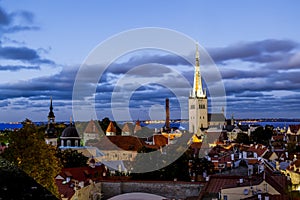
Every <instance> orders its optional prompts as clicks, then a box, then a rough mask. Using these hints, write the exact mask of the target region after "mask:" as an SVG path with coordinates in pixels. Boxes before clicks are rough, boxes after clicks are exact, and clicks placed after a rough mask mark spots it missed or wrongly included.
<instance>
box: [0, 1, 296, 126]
mask: <svg viewBox="0 0 300 200" xmlns="http://www.w3.org/2000/svg"><path fill="white" fill-rule="evenodd" d="M299 7H300V2H299V1H296V0H295V1H293V0H291V1H288V2H287V1H279V0H272V1H271V0H266V1H259V0H253V1H234V0H228V1H216V0H212V1H204V0H203V1H196V0H194V1H193V0H190V1H176V0H172V1H170V0H166V1H159V0H153V1H140V0H131V1H115V0H112V1H108V0H101V1H99V0H90V1H70V0H60V1H58V0H52V1H38V0H27V1H17V0H0V122H14V121H23V120H24V119H25V118H29V119H32V120H34V121H46V120H47V115H48V112H49V103H50V97H52V98H53V107H54V113H55V115H56V120H57V121H65V120H68V119H69V118H70V117H71V116H73V113H72V106H73V104H72V103H74V96H73V95H72V94H73V86H74V83H75V79H76V77H77V76H78V72H79V71H80V66H83V64H86V62H87V60H88V59H89V58H90V55H92V54H93V52H95V50H97V48H99V47H103V45H102V46H101V44H103V43H105V41H108V40H109V39H111V38H114V37H116V35H120V34H122V33H124V31H125V32H126V31H128V30H133V29H142V28H144V27H158V28H163V29H168V30H173V31H176V32H178V33H182V34H184V35H186V36H188V37H190V38H192V39H193V40H194V41H195V42H198V43H199V45H200V46H201V49H202V50H203V51H201V52H200V55H202V54H203V52H207V53H208V55H209V56H210V57H211V59H212V61H213V63H214V64H215V66H216V67H217V69H218V73H220V77H221V80H219V81H220V82H221V83H222V84H223V85H224V88H225V94H226V108H225V110H226V115H227V117H231V115H232V114H233V115H234V116H235V117H236V118H280V117H284V118H300V117H299V113H300V112H299V111H300V101H299V99H300V79H299V77H300V51H299V50H300V38H299V36H300V26H299V22H298V19H300V13H299V11H298V9H299ZM139 39H140V38H137V40H139ZM131 42H133V41H131V40H129V41H126V40H124V42H120V43H119V44H117V45H114V46H110V47H109V48H107V49H105V50H106V51H104V52H105V53H104V54H105V56H106V55H109V54H110V53H111V54H113V53H114V51H115V50H116V49H120V48H121V46H124V45H125V44H126V43H131ZM159 42H160V41H159ZM175 43H176V41H175ZM182 47H183V48H184V45H183V46H182ZM194 51H195V50H194V49H190V52H189V54H188V56H190V57H191V58H193V56H194ZM100 57H103V55H99V58H100ZM111 62H112V63H111V65H110V66H109V67H108V68H107V69H106V70H105V71H104V72H103V74H102V76H101V77H98V78H99V82H98V83H94V82H91V80H89V79H88V78H87V77H85V78H86V80H85V81H86V84H85V87H86V88H83V89H82V90H84V91H90V89H91V88H92V87H91V85H93V86H95V88H96V89H95V91H94V93H93V94H92V95H90V96H86V97H84V98H82V101H83V102H80V103H81V104H82V105H88V104H90V103H91V102H94V104H93V105H94V106H95V112H96V113H95V114H93V112H91V114H87V116H85V119H87V118H89V119H90V118H93V119H95V118H98V119H100V120H101V119H102V118H104V117H109V118H111V119H113V118H118V119H123V120H137V119H164V102H165V98H170V107H171V119H172V118H173V119H176V118H188V112H187V101H188V96H189V93H190V90H191V88H190V87H189V86H187V85H186V84H183V82H182V81H178V80H180V79H178V77H180V76H181V75H182V76H183V77H184V78H185V79H186V80H188V82H189V83H190V84H192V82H193V72H194V69H193V66H192V65H191V64H190V63H188V62H187V61H186V60H184V59H182V57H180V56H178V55H174V54H173V53H172V52H171V53H170V52H168V51H163V50H159V49H141V50H136V51H132V52H128V53H127V54H125V55H120V56H119V57H118V58H117V59H115V60H113V61H111ZM102 65H103V63H98V65H97V66H98V68H97V67H95V68H93V67H91V68H90V70H91V72H89V73H90V74H89V75H90V76H94V77H96V75H97V74H98V72H99V66H100V68H101V69H103V66H102ZM141 65H143V66H142V67H141ZM161 66H164V67H161ZM139 67H140V68H139ZM206 69H208V67H207V68H206V62H205V60H204V61H203V60H202V62H201V70H203V71H204V74H205V70H206ZM97 70H98V71H97ZM93 72H97V73H93ZM124 77H126V78H127V79H126V81H127V82H123V83H122V84H124V85H120V83H121V82H122V81H124V80H125V79H124ZM96 78H97V77H96ZM128 80H130V81H128ZM137 80H144V81H145V80H152V83H147V84H146V83H145V84H142V85H138V86H136V85H135V81H137ZM162 80H163V82H161V81H162ZM158 83H160V84H158ZM164 83H165V84H166V85H164ZM171 83H172V84H171ZM204 85H205V86H207V85H209V84H207V83H205V81H204ZM127 86H128V87H127ZM128 88H130V89H128ZM126 89H128V90H129V93H128V91H126ZM207 89H208V94H209V92H211V93H212V91H210V88H207ZM121 90H122V91H123V93H120V91H121ZM126 92H127V93H126ZM112 97H114V98H116V99H115V101H114V104H113V103H112V101H113V99H112ZM126 98H127V99H126ZM112 105H113V106H114V108H115V112H114V111H113V112H112ZM124 107H126V108H128V110H129V113H130V115H129V116H130V119H128V117H127V116H125V115H124ZM81 109H86V108H85V107H82V108H81ZM218 109H219V110H220V111H221V107H220V108H217V110H218ZM87 111H88V112H89V110H88V109H87ZM123 115H124V116H123ZM78 120H79V118H78Z"/></svg>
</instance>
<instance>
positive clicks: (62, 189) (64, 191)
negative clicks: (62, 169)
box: [55, 180, 75, 199]
mask: <svg viewBox="0 0 300 200" xmlns="http://www.w3.org/2000/svg"><path fill="white" fill-rule="evenodd" d="M62 182H63V181H62V180H55V183H56V185H57V188H58V192H59V194H60V195H62V196H63V197H64V198H68V199H70V198H71V197H72V196H73V195H74V193H75V191H74V188H72V187H70V185H69V184H63V183H62Z"/></svg>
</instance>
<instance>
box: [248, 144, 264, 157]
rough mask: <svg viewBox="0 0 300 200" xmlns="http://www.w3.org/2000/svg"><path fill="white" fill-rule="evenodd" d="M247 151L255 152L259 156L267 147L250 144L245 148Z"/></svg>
mask: <svg viewBox="0 0 300 200" xmlns="http://www.w3.org/2000/svg"><path fill="white" fill-rule="evenodd" d="M247 151H251V152H255V153H257V155H258V156H259V157H262V156H263V155H264V154H265V153H266V152H267V151H268V148H267V147H265V146H263V145H261V144H258V145H253V146H250V147H249V148H248V149H247Z"/></svg>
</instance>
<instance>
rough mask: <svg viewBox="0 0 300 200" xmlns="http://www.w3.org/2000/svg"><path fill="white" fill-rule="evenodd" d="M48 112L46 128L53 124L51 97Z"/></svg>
mask: <svg viewBox="0 0 300 200" xmlns="http://www.w3.org/2000/svg"><path fill="white" fill-rule="evenodd" d="M49 109H50V111H49V114H48V128H49V124H50V123H53V124H54V123H55V115H54V112H53V106H52V97H51V99H50V108H49Z"/></svg>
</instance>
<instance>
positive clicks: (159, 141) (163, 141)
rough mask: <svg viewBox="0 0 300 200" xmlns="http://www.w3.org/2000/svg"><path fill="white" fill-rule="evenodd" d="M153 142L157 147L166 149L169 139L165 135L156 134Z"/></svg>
mask: <svg viewBox="0 0 300 200" xmlns="http://www.w3.org/2000/svg"><path fill="white" fill-rule="evenodd" d="M153 142H154V144H155V145H156V146H159V147H164V146H166V145H167V144H168V138H166V137H165V136H163V135H158V134H155V135H153Z"/></svg>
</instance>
